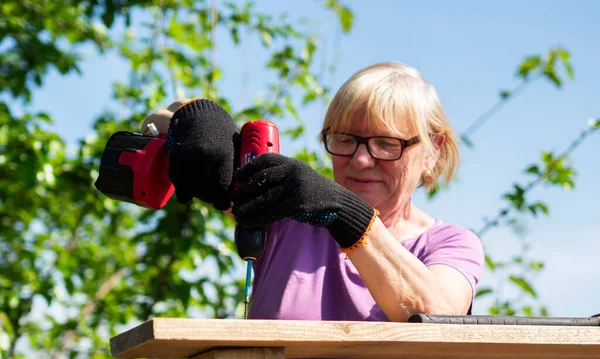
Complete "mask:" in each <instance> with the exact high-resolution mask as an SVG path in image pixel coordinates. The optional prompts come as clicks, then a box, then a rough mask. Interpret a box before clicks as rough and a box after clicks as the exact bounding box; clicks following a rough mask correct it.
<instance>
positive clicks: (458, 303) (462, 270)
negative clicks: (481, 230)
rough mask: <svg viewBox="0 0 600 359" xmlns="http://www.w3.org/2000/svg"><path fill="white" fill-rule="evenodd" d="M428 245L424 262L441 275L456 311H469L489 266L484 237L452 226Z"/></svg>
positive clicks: (444, 287)
mask: <svg viewBox="0 0 600 359" xmlns="http://www.w3.org/2000/svg"><path fill="white" fill-rule="evenodd" d="M428 247H429V248H428V250H427V251H426V252H427V253H426V254H425V256H424V257H423V258H422V261H423V263H424V264H425V265H426V266H427V267H428V268H429V270H431V272H432V273H433V274H434V275H435V276H436V277H437V279H438V283H440V285H441V286H442V288H443V290H444V295H445V296H446V297H447V298H446V300H447V301H448V303H449V304H450V306H449V307H450V309H451V311H452V312H453V313H452V314H467V312H468V311H469V309H470V308H471V304H472V302H473V299H474V298H475V290H476V289H475V287H476V285H477V283H478V282H479V280H480V278H481V275H482V274H483V270H484V266H485V255H484V252H483V245H482V243H481V240H480V239H479V238H478V237H477V236H476V235H475V234H474V233H473V232H471V231H469V230H466V229H463V228H460V227H457V226H450V227H448V228H446V229H444V230H442V231H441V232H440V233H437V234H436V235H435V236H434V238H432V240H431V241H430V243H429V246H428Z"/></svg>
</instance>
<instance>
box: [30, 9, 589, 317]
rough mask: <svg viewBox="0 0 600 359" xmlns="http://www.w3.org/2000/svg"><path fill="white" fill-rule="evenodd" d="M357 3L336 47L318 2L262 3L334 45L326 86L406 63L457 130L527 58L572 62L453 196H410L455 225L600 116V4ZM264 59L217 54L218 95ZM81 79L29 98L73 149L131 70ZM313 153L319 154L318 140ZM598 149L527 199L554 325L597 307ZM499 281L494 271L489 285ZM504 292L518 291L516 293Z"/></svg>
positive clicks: (510, 108) (308, 112)
mask: <svg viewBox="0 0 600 359" xmlns="http://www.w3.org/2000/svg"><path fill="white" fill-rule="evenodd" d="M348 4H349V5H350V6H351V7H352V9H353V11H354V13H355V26H354V29H353V31H352V32H351V34H349V35H344V36H341V37H339V38H338V39H337V40H336V35H335V34H336V32H335V31H334V30H335V24H334V21H335V19H334V17H333V16H331V15H330V14H327V13H325V12H324V11H323V10H322V9H321V7H320V6H318V2H317V1H303V2H300V1H296V2H293V1H286V2H283V1H274V0H271V1H266V0H262V1H257V7H258V8H260V9H263V10H265V11H268V12H272V13H274V14H277V13H280V12H282V11H287V12H290V13H292V14H294V16H310V18H311V19H312V20H313V21H314V23H315V24H317V27H316V28H317V29H319V30H320V31H321V32H322V33H323V34H324V35H323V38H322V43H321V45H322V46H323V47H322V49H324V50H325V51H324V52H323V51H321V52H319V54H318V56H321V57H324V58H327V59H329V61H331V60H333V59H334V58H335V57H336V56H337V60H336V61H335V66H336V71H335V73H334V74H333V75H330V76H328V77H327V78H326V82H327V85H329V86H331V88H332V89H334V90H335V89H337V88H338V87H339V86H340V85H341V83H342V82H343V81H344V80H345V79H346V78H348V77H349V76H350V75H351V74H352V73H353V72H355V71H356V70H358V69H360V68H362V67H364V66H367V65H370V64H372V63H375V62H381V61H401V62H405V63H408V64H410V65H413V66H415V67H416V68H418V69H419V70H420V71H421V72H422V73H423V74H424V76H425V78H426V79H427V80H428V81H430V82H431V83H433V84H434V85H435V86H436V88H437V90H438V92H439V94H440V97H441V100H442V103H443V105H444V106H445V109H446V111H447V113H448V115H449V117H450V119H451V121H452V123H453V124H454V126H455V127H456V129H457V130H458V131H462V130H464V129H466V128H467V127H468V126H469V125H470V124H471V123H472V122H473V121H474V120H475V119H476V118H477V117H478V116H479V115H480V114H481V113H482V112H484V111H485V110H486V109H487V108H489V107H490V106H491V105H493V104H494V103H495V102H496V101H497V99H498V93H499V91H500V90H501V89H510V88H513V87H514V86H516V85H517V84H518V81H517V79H516V78H515V77H514V73H515V70H516V68H517V65H518V64H519V63H520V61H521V60H522V59H523V58H524V57H525V56H528V55H531V54H539V53H542V54H544V53H546V52H547V51H548V50H549V49H550V48H551V47H555V46H564V47H565V48H566V49H568V50H569V51H570V52H571V53H572V64H573V67H574V71H575V80H574V81H571V82H567V83H566V84H565V85H564V87H563V88H562V89H557V88H555V87H554V86H553V85H552V84H551V83H549V82H548V81H546V80H542V81H537V82H535V83H533V84H532V85H531V86H530V87H529V88H528V89H527V90H526V91H525V92H523V94H522V95H520V96H519V97H517V98H515V99H514V100H512V101H510V103H509V104H508V105H507V106H506V107H505V108H504V109H503V110H502V111H501V112H500V113H498V114H497V115H496V116H495V117H494V118H493V119H492V120H490V121H489V122H488V123H487V124H486V125H484V126H483V127H482V128H481V129H480V130H479V131H478V132H477V133H476V134H475V136H474V137H473V140H474V142H475V146H476V148H475V150H468V149H466V148H465V147H463V151H462V154H463V164H462V167H461V170H460V173H459V180H458V181H457V182H456V183H454V184H453V185H452V187H451V189H450V190H449V191H446V192H444V193H442V194H441V195H440V196H439V198H437V199H436V200H435V201H433V202H428V201H426V200H425V198H424V196H423V194H422V193H418V194H416V195H415V198H414V200H415V201H416V202H417V203H418V205H420V206H421V207H422V208H423V209H425V210H426V211H428V212H429V213H430V214H432V215H433V216H435V217H438V218H440V219H442V220H444V221H446V222H450V223H456V224H459V225H462V226H465V227H469V228H473V229H478V228H480V227H481V225H482V224H483V218H484V217H486V216H487V217H491V216H493V215H495V213H496V212H497V210H498V209H499V208H500V206H503V204H504V202H503V201H502V199H501V195H502V194H503V193H505V192H506V191H509V190H510V188H511V186H512V184H513V182H514V181H519V182H522V183H524V182H523V181H524V180H525V179H526V178H525V177H524V176H522V175H521V173H522V170H523V169H524V168H525V167H527V166H528V165H529V164H531V163H532V162H535V161H538V160H539V159H540V153H541V151H542V150H550V151H561V150H562V149H563V148H565V147H566V146H567V145H568V144H569V143H570V142H571V141H572V140H573V139H574V138H575V137H576V136H577V135H578V134H579V133H580V131H581V130H583V129H584V128H585V127H586V126H587V124H586V122H587V120H588V119H589V118H591V117H596V118H597V117H600V108H599V106H598V103H599V100H600V89H599V85H598V84H600V68H599V67H598V58H600V46H599V45H600V42H599V40H598V39H599V38H600V25H599V24H598V21H597V14H599V13H600V2H597V1H591V0H589V1H577V2H575V1H573V2H571V1H552V2H549V1H541V0H535V1H528V2H519V1H514V0H511V1H502V2H475V1H452V2H451V1H442V0H439V1H420V2H417V1H404V0H402V1H400V0H398V1H392V0H387V1H385V0H371V1H368V2H367V1H358V0H355V1H349V2H348ZM223 35H225V34H223ZM222 38H225V36H222ZM263 58H264V53H263V52H262V50H261V48H260V46H259V44H258V43H257V42H251V43H248V45H245V46H244V47H243V48H242V49H241V50H236V49H233V48H231V46H228V45H226V44H224V45H219V52H218V54H217V60H218V61H219V62H220V64H221V66H222V67H223V68H224V69H225V71H224V79H223V83H222V86H221V89H222V90H223V92H224V93H225V94H226V96H228V97H229V98H231V99H233V100H234V101H237V103H239V102H240V101H243V100H246V101H247V100H248V99H247V98H245V97H242V91H241V86H240V83H241V81H240V76H241V73H242V69H249V70H250V72H249V78H248V80H247V81H248V84H247V90H246V92H247V93H252V94H258V93H260V92H261V91H263V90H264V82H263V81H262V79H263V76H264V73H263V70H262V62H261V61H262V60H263ZM82 70H83V72H84V74H83V76H68V77H64V78H63V77H60V76H57V75H55V74H52V75H50V76H49V77H48V78H47V81H46V84H45V86H44V87H43V88H42V89H40V90H38V91H36V92H35V94H34V97H33V103H34V107H35V108H36V109H40V110H42V109H43V110H45V111H48V112H49V113H50V114H51V115H52V116H53V117H54V118H55V120H56V123H55V130H56V131H58V132H59V133H60V134H61V135H63V136H64V138H65V139H66V140H67V141H68V142H71V143H73V142H74V141H76V140H77V139H80V138H83V137H85V136H86V135H88V134H89V133H90V132H91V130H90V125H91V123H92V121H93V119H94V118H95V117H96V116H97V115H98V114H99V113H100V112H101V111H102V110H103V109H105V108H106V107H107V106H109V105H111V102H112V100H111V97H110V96H111V91H112V90H111V85H112V83H114V82H116V81H124V80H125V79H126V76H127V67H126V66H125V64H124V63H123V62H121V61H120V60H119V59H118V58H117V57H116V56H114V55H110V56H107V57H103V58H99V57H97V56H96V55H94V54H90V57H89V59H88V60H86V61H85V62H84V64H83V66H82ZM188 95H189V96H193V95H194V94H188ZM324 111H325V107H324V106H322V105H314V106H311V107H309V108H306V109H304V110H303V111H301V112H300V115H301V117H302V118H303V119H304V120H305V121H306V122H307V125H308V130H309V133H310V134H311V136H312V137H314V135H315V134H316V133H317V131H318V129H319V127H320V124H321V121H322V115H323V113H324ZM312 137H311V139H312ZM308 144H309V145H310V146H311V147H312V148H316V147H315V146H317V144H316V142H314V141H310V142H309V143H308ZM294 149H295V147H293V146H290V147H287V148H286V147H285V146H284V147H283V148H282V152H283V153H286V154H290V153H292V151H293V150H294ZM599 154H600V135H595V137H592V138H590V139H588V140H587V141H586V142H585V143H584V144H583V145H582V146H581V147H580V148H579V149H578V150H577V152H576V153H575V154H574V155H573V156H572V159H573V165H574V167H575V168H576V170H577V173H578V178H577V180H576V184H575V188H574V190H572V191H570V192H566V191H562V190H560V189H557V188H538V189H536V190H535V191H533V192H532V194H531V195H532V197H530V199H531V200H533V199H540V200H543V201H544V202H545V203H546V204H547V205H548V206H549V208H550V213H551V216H550V217H542V218H538V219H535V220H527V229H528V234H527V240H528V241H530V243H531V245H532V247H531V256H532V257H534V258H537V259H541V260H543V261H544V262H545V263H546V266H547V268H546V269H545V270H544V271H543V272H542V274H541V275H540V276H539V277H538V278H537V280H536V281H535V288H536V289H537V290H538V293H539V295H540V298H541V300H542V303H543V304H546V305H548V307H549V309H550V313H551V314H552V315H555V316H585V315H591V314H594V313H598V312H600V305H598V304H597V300H595V299H594V298H597V297H598V296H600V288H599V287H598V286H597V285H596V284H597V283H598V282H599V280H600V270H599V269H597V263H598V260H597V253H598V250H599V249H600V243H599V240H600V220H599V219H598V213H599V212H598V199H599V198H600V186H599V185H598V184H600V164H599V163H600V161H599V160H598V159H597V158H596V156H597V155H599ZM482 240H483V242H484V245H485V246H486V250H487V251H488V252H489V253H491V254H492V255H493V256H494V257H495V258H497V259H500V258H503V257H509V256H511V255H513V254H515V251H516V249H517V248H518V240H517V238H516V237H515V235H514V234H513V233H512V232H510V231H509V230H506V229H499V230H492V231H491V232H489V233H488V234H486V235H485V237H483V238H482ZM495 281H496V279H495V278H492V277H491V276H490V275H489V273H487V272H486V273H485V274H484V278H483V280H482V284H481V285H488V284H491V283H495ZM505 290H506V291H507V292H508V293H510V287H509V286H507V288H506V289H505ZM487 304H488V302H487V301H485V300H481V301H478V302H476V304H475V309H474V310H475V313H485V310H486V305H487Z"/></svg>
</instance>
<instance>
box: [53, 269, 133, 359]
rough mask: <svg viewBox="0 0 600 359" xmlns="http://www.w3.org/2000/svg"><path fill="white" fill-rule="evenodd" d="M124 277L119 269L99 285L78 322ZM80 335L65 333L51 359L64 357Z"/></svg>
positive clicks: (123, 271) (72, 331)
mask: <svg viewBox="0 0 600 359" xmlns="http://www.w3.org/2000/svg"><path fill="white" fill-rule="evenodd" d="M124 276H125V268H121V269H119V270H118V271H116V272H115V273H113V274H112V275H111V276H110V277H108V279H107V280H106V281H104V283H102V284H101V285H100V287H99V288H98V290H97V291H96V293H95V294H94V297H93V298H92V300H90V301H89V302H88V303H87V304H86V305H84V306H83V308H82V310H81V313H80V315H79V319H78V321H79V322H83V321H84V320H85V318H86V317H88V316H89V315H90V314H92V312H93V311H94V309H96V307H97V306H98V303H100V301H102V300H103V299H104V297H106V295H107V294H108V293H109V292H110V291H111V290H112V289H113V288H114V287H115V286H116V285H117V284H118V283H119V282H120V281H121V279H123V277H124ZM79 335H80V333H77V331H76V330H73V329H72V330H68V331H67V332H65V334H64V336H63V339H62V343H61V344H60V345H59V347H58V349H57V350H56V352H54V355H53V356H52V359H59V358H62V357H63V356H64V353H65V352H66V351H67V350H69V349H70V346H71V342H72V341H73V340H75V339H76V338H77V337H78V336H79Z"/></svg>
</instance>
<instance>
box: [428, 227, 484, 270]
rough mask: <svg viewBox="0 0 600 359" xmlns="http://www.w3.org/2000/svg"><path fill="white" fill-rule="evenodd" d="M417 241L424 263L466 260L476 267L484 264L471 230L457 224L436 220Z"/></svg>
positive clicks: (477, 239) (479, 242)
mask: <svg viewBox="0 0 600 359" xmlns="http://www.w3.org/2000/svg"><path fill="white" fill-rule="evenodd" d="M419 241H420V242H421V243H420V245H419V246H420V247H421V253H422V259H423V260H424V261H434V260H436V261H437V260H442V259H444V260H468V261H471V262H474V263H476V264H477V265H478V266H481V265H482V264H483V262H484V251H483V244H482V243H481V240H480V239H479V237H478V236H477V234H475V232H474V231H473V230H471V229H468V228H466V227H464V226H462V225H459V224H452V223H446V222H444V221H442V220H439V219H436V221H435V224H434V225H433V226H432V227H431V228H429V230H427V231H426V232H425V233H423V235H422V236H421V237H420V238H419Z"/></svg>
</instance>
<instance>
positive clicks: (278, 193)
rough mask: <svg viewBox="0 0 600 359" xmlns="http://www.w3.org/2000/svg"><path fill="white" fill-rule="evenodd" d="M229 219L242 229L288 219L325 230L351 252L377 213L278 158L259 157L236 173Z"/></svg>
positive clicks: (318, 176) (306, 169)
mask: <svg viewBox="0 0 600 359" xmlns="http://www.w3.org/2000/svg"><path fill="white" fill-rule="evenodd" d="M236 176H237V179H238V181H239V182H240V186H239V187H238V189H237V190H236V191H234V192H233V194H232V199H233V203H234V205H233V215H234V216H235V219H236V222H237V223H238V225H241V226H242V227H249V228H252V227H260V226H266V225H268V224H270V223H273V222H276V221H278V220H280V219H283V218H292V219H294V220H297V221H301V222H306V223H309V224H311V225H314V226H320V227H325V228H327V229H328V230H329V232H330V233H331V235H332V236H333V238H334V239H335V240H336V241H337V243H338V244H339V245H340V247H341V248H342V249H349V248H352V247H353V246H354V245H355V244H357V243H358V242H360V241H361V240H362V239H363V237H364V235H365V234H366V233H368V232H369V231H370V229H371V225H372V223H373V221H374V219H375V216H376V215H377V214H378V212H377V211H376V210H375V209H374V208H373V207H371V206H370V205H368V204H367V203H366V202H365V201H364V200H363V199H362V198H360V197H359V196H357V195H356V194H354V193H352V192H350V191H349V190H347V189H346V188H344V187H342V186H341V185H339V184H338V183H336V182H334V181H332V180H330V179H328V178H326V177H325V176H323V175H321V174H320V173H318V172H317V171H315V170H313V169H312V168H311V167H310V166H309V165H307V164H306V163H304V162H302V161H300V160H297V159H293V158H288V157H284V156H282V155H278V154H273V153H266V154H262V155H260V156H258V157H256V158H255V159H253V160H252V161H251V162H250V163H248V164H246V165H245V166H244V167H242V168H241V169H240V170H239V171H238V172H237V175H236Z"/></svg>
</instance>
